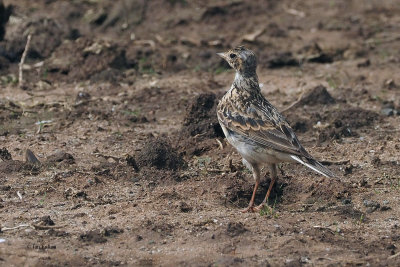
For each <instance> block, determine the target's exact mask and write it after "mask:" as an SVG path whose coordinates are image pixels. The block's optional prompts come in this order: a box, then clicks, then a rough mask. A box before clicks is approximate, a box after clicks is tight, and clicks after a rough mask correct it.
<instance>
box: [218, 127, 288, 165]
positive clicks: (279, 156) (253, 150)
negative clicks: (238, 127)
mask: <svg viewBox="0 0 400 267" xmlns="http://www.w3.org/2000/svg"><path fill="white" fill-rule="evenodd" d="M221 127H222V130H223V131H224V134H225V136H226V139H227V140H228V142H229V143H230V144H231V145H232V146H233V147H235V148H236V150H237V151H238V152H239V154H240V155H241V156H242V157H243V158H244V159H245V160H246V161H247V162H249V163H250V164H257V165H265V164H268V163H280V162H285V161H286V162H293V159H292V158H290V156H289V155H288V154H285V153H281V152H278V151H276V150H273V149H268V148H265V147H261V146H259V145H257V144H256V143H254V142H246V141H245V140H246V139H245V138H242V137H241V138H238V137H236V136H237V135H236V136H235V135H232V134H230V133H229V131H228V129H226V127H225V126H223V125H222V124H221Z"/></svg>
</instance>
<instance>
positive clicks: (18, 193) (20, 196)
mask: <svg viewBox="0 0 400 267" xmlns="http://www.w3.org/2000/svg"><path fill="white" fill-rule="evenodd" d="M17 196H18V197H19V199H21V200H22V195H21V193H20V192H19V191H17Z"/></svg>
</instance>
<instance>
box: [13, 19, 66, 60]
mask: <svg viewBox="0 0 400 267" xmlns="http://www.w3.org/2000/svg"><path fill="white" fill-rule="evenodd" d="M68 32H69V29H68V25H67V24H64V23H61V22H60V21H58V20H57V19H53V18H46V17H43V18H33V19H31V20H29V21H26V22H24V23H21V24H19V25H18V28H17V29H16V30H15V31H13V32H10V33H9V34H7V35H6V41H7V42H6V50H7V53H8V55H13V57H12V58H10V59H11V61H17V60H19V57H20V56H21V55H22V52H23V51H24V49H25V45H26V40H27V36H28V33H31V34H32V41H31V45H30V49H29V54H28V56H29V57H31V58H38V59H44V58H47V57H49V56H50V55H51V53H52V52H53V51H54V49H56V48H57V47H58V46H59V45H60V44H61V43H62V40H63V39H65V38H66V37H67V34H68Z"/></svg>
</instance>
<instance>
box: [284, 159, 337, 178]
mask: <svg viewBox="0 0 400 267" xmlns="http://www.w3.org/2000/svg"><path fill="white" fill-rule="evenodd" d="M291 157H292V159H294V160H295V161H297V162H299V163H301V164H303V165H305V166H307V167H308V168H310V169H311V170H313V171H315V172H318V173H319V174H322V175H323V176H325V177H336V175H335V174H334V173H333V172H332V171H331V170H329V169H328V168H327V167H325V166H324V165H322V164H321V163H319V162H318V161H316V160H315V159H313V158H305V157H304V158H300V157H298V156H294V155H292V156H291Z"/></svg>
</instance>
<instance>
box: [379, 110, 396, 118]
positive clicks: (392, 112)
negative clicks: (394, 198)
mask: <svg viewBox="0 0 400 267" xmlns="http://www.w3.org/2000/svg"><path fill="white" fill-rule="evenodd" d="M381 113H382V115H385V116H393V115H394V114H395V113H397V111H396V110H395V109H393V108H383V109H381Z"/></svg>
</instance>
